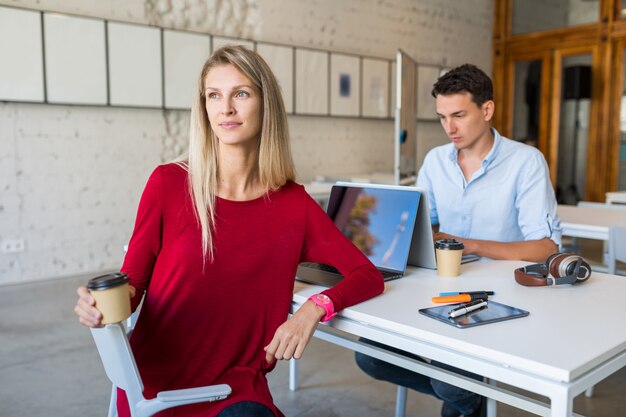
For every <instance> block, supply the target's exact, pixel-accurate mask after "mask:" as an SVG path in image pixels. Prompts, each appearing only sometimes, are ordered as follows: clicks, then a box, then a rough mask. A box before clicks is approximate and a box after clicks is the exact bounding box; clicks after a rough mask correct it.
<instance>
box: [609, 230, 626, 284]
mask: <svg viewBox="0 0 626 417" xmlns="http://www.w3.org/2000/svg"><path fill="white" fill-rule="evenodd" d="M608 246H609V248H608V249H609V250H608V258H609V259H608V264H609V265H608V266H609V274H615V273H616V272H617V261H620V262H626V227H620V226H610V227H609V244H608Z"/></svg>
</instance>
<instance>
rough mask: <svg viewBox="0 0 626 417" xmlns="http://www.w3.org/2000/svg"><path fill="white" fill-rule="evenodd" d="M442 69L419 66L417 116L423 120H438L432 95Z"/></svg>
mask: <svg viewBox="0 0 626 417" xmlns="http://www.w3.org/2000/svg"><path fill="white" fill-rule="evenodd" d="M439 73H440V69H439V68H438V67H430V66H426V65H418V66H417V114H416V117H417V118H418V119H421V120H437V108H436V106H435V99H434V97H433V96H432V95H431V94H430V93H431V91H432V89H433V84H435V82H437V79H438V78H439Z"/></svg>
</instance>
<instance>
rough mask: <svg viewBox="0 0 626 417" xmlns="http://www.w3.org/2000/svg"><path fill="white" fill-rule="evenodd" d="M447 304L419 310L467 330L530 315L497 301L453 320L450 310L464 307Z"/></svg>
mask: <svg viewBox="0 0 626 417" xmlns="http://www.w3.org/2000/svg"><path fill="white" fill-rule="evenodd" d="M463 304H464V303H460V304H446V305H441V306H436V307H429V308H422V309H420V310H419V312H420V313H421V314H424V315H425V316H428V317H431V318H433V319H435V320H439V321H442V322H444V323H447V324H449V325H451V326H455V327H459V328H461V329H465V328H467V327H474V326H481V325H483V324H489V323H495V322H498V321H504V320H511V319H516V318H519V317H525V316H527V315H528V314H530V313H529V312H528V311H526V310H522V309H519V308H516V307H511V306H508V305H506V304H501V303H497V302H495V301H487V306H486V307H483V308H481V309H479V310H476V311H472V312H470V313H468V314H465V315H462V316H459V317H455V318H451V317H450V316H449V312H450V310H452V309H454V308H456V307H459V306H461V305H463Z"/></svg>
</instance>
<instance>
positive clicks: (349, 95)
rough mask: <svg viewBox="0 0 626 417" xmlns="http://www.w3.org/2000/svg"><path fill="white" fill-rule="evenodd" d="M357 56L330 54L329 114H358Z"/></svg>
mask: <svg viewBox="0 0 626 417" xmlns="http://www.w3.org/2000/svg"><path fill="white" fill-rule="evenodd" d="M359 61H360V60H359V57H356V56H349V55H341V54H331V55H330V114H331V115H333V116H358V115H359V111H360V99H361V67H360V65H361V64H360V62H359Z"/></svg>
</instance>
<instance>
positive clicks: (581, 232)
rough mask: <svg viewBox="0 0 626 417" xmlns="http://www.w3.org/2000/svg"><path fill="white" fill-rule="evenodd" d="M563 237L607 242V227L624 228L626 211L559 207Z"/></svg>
mask: <svg viewBox="0 0 626 417" xmlns="http://www.w3.org/2000/svg"><path fill="white" fill-rule="evenodd" d="M557 211H558V214H559V218H560V219H561V227H563V236H572V237H583V238H587V239H598V240H609V226H611V225H615V226H624V227H626V210H624V209H622V208H621V207H620V208H616V207H611V206H608V207H605V208H600V207H586V206H566V205H559V206H558V208H557Z"/></svg>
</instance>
